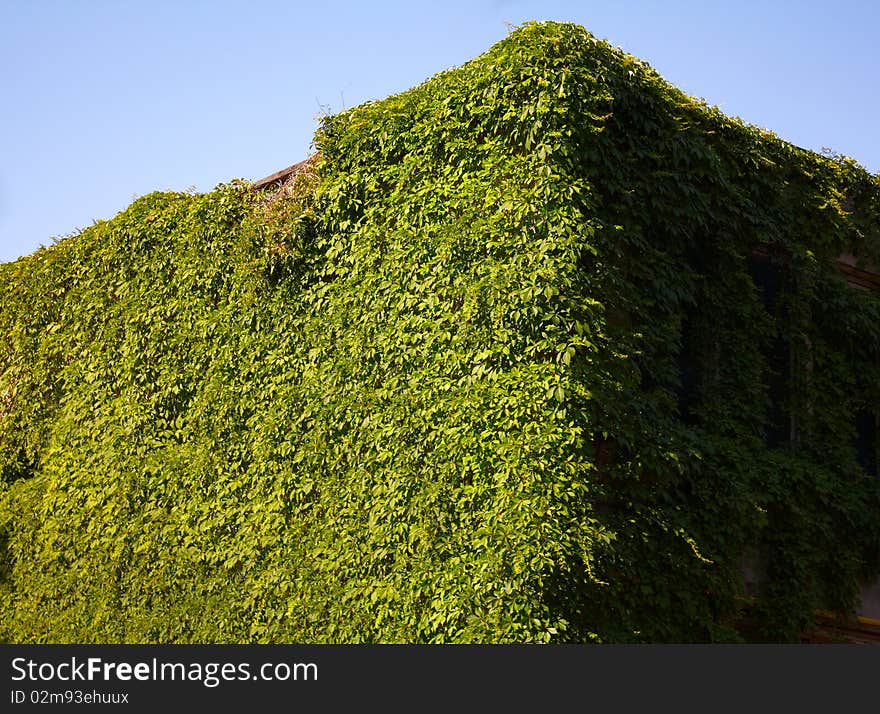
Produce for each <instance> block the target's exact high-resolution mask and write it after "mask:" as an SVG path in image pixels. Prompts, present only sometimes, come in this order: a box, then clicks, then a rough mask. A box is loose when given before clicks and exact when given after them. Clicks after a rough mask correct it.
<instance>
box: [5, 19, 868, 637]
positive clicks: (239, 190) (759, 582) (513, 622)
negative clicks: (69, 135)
mask: <svg viewBox="0 0 880 714" xmlns="http://www.w3.org/2000/svg"><path fill="white" fill-rule="evenodd" d="M316 149H317V151H316V154H315V155H314V156H313V157H312V158H311V159H310V160H309V161H307V162H304V163H302V164H299V165H296V166H295V167H291V169H290V170H285V171H282V172H279V173H278V174H276V175H273V176H272V177H268V178H267V179H266V180H264V181H262V182H257V183H256V184H250V183H248V182H242V181H235V182H232V183H231V184H229V185H221V186H219V187H218V188H217V189H216V190H215V191H213V192H211V193H207V194H199V195H193V194H178V193H154V194H151V195H149V196H145V197H143V198H141V199H138V200H137V201H135V202H134V203H133V204H132V205H131V206H130V207H129V208H128V209H126V210H125V211H124V212H122V213H120V214H119V215H118V216H116V217H115V218H113V219H112V220H109V221H103V222H100V223H98V224H96V225H95V226H92V227H90V228H88V229H86V230H84V231H83V232H82V233H80V234H79V235H76V236H72V237H69V238H66V239H64V240H62V241H60V242H58V243H57V244H56V245H54V246H51V247H49V248H46V249H43V250H40V251H38V252H37V253H35V254H33V255H31V256H28V257H26V258H23V259H21V260H18V261H16V262H14V263H9V264H4V265H2V266H0V335H2V342H0V476H2V482H0V595H2V597H0V638H2V639H5V640H8V641H14V642H42V641H53V642H67V641H75V642H77V641H78V642H92V641H129V642H132V641H134V642H185V641H196V642H221V641H228V642H245V641H260V642H285V641H297V642H370V641H372V642H376V641H378V642H634V641H664V642H700V641H709V642H716V641H736V640H740V639H743V638H746V639H761V640H773V641H791V640H793V641H797V640H799V639H801V638H803V637H804V636H810V635H805V633H810V632H814V633H815V632H816V627H817V625H819V624H821V623H826V624H824V625H823V627H825V630H824V631H825V632H826V633H827V632H829V630H828V626H827V622H829V620H828V618H832V620H830V621H834V622H835V624H836V625H838V627H839V628H843V627H844V626H847V627H851V628H855V629H857V630H861V634H859V635H854V636H859V637H865V638H867V637H870V636H871V632H870V631H871V628H872V626H873V625H872V621H873V620H876V619H880V613H877V612H876V611H875V610H873V609H872V608H876V607H877V603H876V597H877V595H876V590H874V591H872V590H871V589H870V583H872V582H874V581H875V580H876V578H877V576H878V566H880V479H878V473H877V472H878V436H877V434H878V404H880V359H878V355H880V292H878V290H877V288H878V286H880V278H878V275H877V270H876V269H875V268H874V267H872V266H877V265H880V178H878V176H876V175H871V174H870V173H868V172H867V171H866V170H865V169H864V168H862V167H861V166H859V165H858V164H857V163H856V162H855V161H853V160H852V159H848V158H845V157H840V156H833V155H828V156H822V155H817V154H814V153H812V152H809V151H805V150H803V149H800V148H797V147H795V146H792V145H791V144H789V143H786V142H785V141H782V140H780V139H779V138H778V137H776V136H774V135H773V134H771V133H769V132H767V131H764V130H761V129H758V128H756V127H752V126H749V125H746V124H744V123H742V122H741V121H739V120H736V119H731V118H729V117H726V116H724V115H723V114H721V113H720V112H719V111H718V110H717V109H715V108H712V107H708V106H706V105H704V104H702V103H700V102H698V101H696V100H694V99H693V98H691V97H688V96H686V95H684V94H683V93H682V92H680V91H679V90H677V89H675V88H674V87H672V86H670V85H669V84H667V83H666V82H665V81H664V80H663V79H662V78H660V77H659V76H658V75H657V74H656V72H654V71H653V70H652V69H651V68H650V67H648V66H647V65H646V64H644V63H643V62H641V61H639V60H637V59H636V58H634V57H631V56H629V55H626V54H625V53H623V52H621V51H620V50H618V49H615V48H614V47H611V46H610V45H608V44H607V43H605V42H602V41H600V40H598V39H596V38H594V37H593V36H591V35H590V34H589V33H588V32H586V31H585V30H584V29H583V28H580V27H577V26H574V25H568V24H558V23H537V24H529V25H525V26H524V27H522V28H520V29H518V30H516V31H514V32H512V33H511V34H510V35H509V36H508V37H507V38H506V39H505V40H504V41H502V42H500V43H499V44H497V45H496V46H494V47H492V48H491V49H490V50H489V51H488V52H487V53H485V54H484V55H481V56H480V57H477V58H476V59H474V60H472V61H471V62H468V63H466V64H465V65H463V66H461V67H458V68H454V69H451V70H448V71H445V72H442V73H440V74H438V75H436V76H435V77H432V78H431V79H429V80H427V81H426V82H424V83H423V84H421V85H419V86H418V87H415V88H413V89H412V90H410V91H408V92H404V93H403V94H400V95H396V96H392V97H389V98H387V99H385V100H382V101H377V102H371V103H368V104H365V105H362V106H360V107H355V108H353V109H350V110H347V111H344V112H342V113H340V114H337V115H335V116H331V117H327V118H326V119H325V120H324V121H323V122H322V124H321V126H320V128H319V130H318V132H317V134H316ZM744 573H745V575H746V577H745V578H744ZM859 617H861V620H859V619H858V618H859ZM834 618H837V619H836V620H834ZM842 631H843V630H842V629H838V630H837V631H836V632H837V633H838V634H839V633H840V632H842Z"/></svg>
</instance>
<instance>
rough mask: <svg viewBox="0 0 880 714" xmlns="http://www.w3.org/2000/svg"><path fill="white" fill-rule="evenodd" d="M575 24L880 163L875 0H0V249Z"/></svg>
mask: <svg viewBox="0 0 880 714" xmlns="http://www.w3.org/2000/svg"><path fill="white" fill-rule="evenodd" d="M526 20H566V21H572V22H576V23H578V24H580V25H583V26H584V27H586V28H587V29H588V30H590V31H591V32H592V33H593V34H595V35H597V36H598V37H601V38H604V39H607V40H608V41H609V42H611V43H612V44H614V45H616V46H618V47H621V48H622V49H624V50H626V51H627V52H630V53H631V54H634V55H636V56H638V57H640V58H642V59H644V60H647V61H648V62H649V63H650V64H651V65H653V66H654V68H655V69H657V70H658V71H659V72H660V73H661V74H662V75H663V76H664V77H666V79H667V80H669V81H670V82H672V83H673V84H675V85H677V86H678V87H680V88H681V89H683V90H684V91H685V92H687V93H688V94H691V95H693V96H696V97H702V98H704V99H705V100H706V101H707V102H709V103H710V104H715V105H718V106H719V107H720V108H721V109H722V110H723V111H725V112H726V113H728V114H731V115H735V116H739V117H741V118H742V119H744V120H745V121H747V122H749V123H752V124H757V125H758V126H761V127H764V128H767V129H770V130H771V131H774V132H775V133H776V134H778V135H779V136H781V137H782V138H784V139H786V140H788V141H791V142H792V143H794V144H797V145H799V146H803V147H805V148H809V149H813V150H815V151H820V150H822V148H823V147H828V148H830V149H832V150H834V151H836V152H839V153H842V154H846V155H848V156H852V157H853V158H855V159H856V160H858V161H859V162H860V163H861V164H862V165H864V166H865V167H866V168H867V169H868V170H869V171H871V172H872V173H877V172H880V132H878V124H880V73H878V67H880V0H836V1H835V2H815V1H811V0H805V1H803V2H795V1H794V0H764V1H763V2H758V1H755V0H739V2H733V1H725V2H713V0H703V1H702V2H697V1H689V2H687V1H684V0H656V1H650V0H618V1H617V2H613V1H611V0H601V1H600V0H595V1H593V0H581V1H580V2H561V1H559V2H554V1H553V0H549V1H542V2H536V1H530V0H523V1H522V2H515V1H514V2H505V1H503V0H466V1H463V2H462V1H459V0H443V1H442V2H423V3H418V2H415V0H413V1H412V2H382V0H374V1H373V2H361V3H355V2H349V3H347V2H341V1H339V0H337V1H336V2H321V1H320V0H309V2H302V3H300V2H283V1H280V0H279V1H271V0H239V1H238V2H232V1H227V0H212V1H210V2H208V1H207V0H205V1H202V0H149V1H143V0H142V1H141V2H135V1H133V0H0V90H2V93H0V100H2V104H0V107H2V109H0V261H7V260H12V259H15V258H16V257H18V256H20V255H23V254H25V253H29V252H31V251H33V250H35V249H36V248H38V247H39V246H40V245H41V244H50V243H51V242H52V238H53V237H56V236H63V235H66V234H69V233H71V232H74V231H76V230H77V229H79V228H83V227H86V226H88V225H90V224H91V223H92V222H93V220H95V219H97V218H110V217H112V216H113V215H115V214H116V213H118V212H119V211H121V210H122V209H124V208H125V207H126V206H127V205H128V204H129V203H130V202H131V201H132V199H134V198H135V197H137V196H141V195H144V194H146V193H149V192H151V191H154V190H159V189H161V190H165V189H172V190H185V189H188V188H193V187H194V188H195V189H196V190H198V191H207V190H210V189H212V188H213V187H214V186H215V185H216V184H217V183H220V182H224V181H228V180H230V179H232V178H236V177H240V178H246V179H251V180H255V179H258V178H261V177H263V176H265V175H267V174H270V173H272V172H274V171H276V170H278V169H280V168H283V167H285V166H288V165H289V164H292V163H294V162H296V161H298V160H300V159H302V158H305V157H306V156H307V155H308V153H309V146H310V142H311V138H312V133H313V132H314V130H315V127H316V126H317V121H316V118H315V117H316V115H317V114H319V113H320V112H330V113H332V112H335V111H339V110H340V109H343V108H347V107H351V106H354V105H356V104H359V103H361V102H364V101H367V100H370V99H379V98H382V97H385V96H387V95H389V94H393V93H396V92H400V91H403V90H405V89H407V88H409V87H411V86H413V85H415V84H418V83H419V82H421V81H422V80H424V79H426V78H427V77H429V76H431V75H432V74H434V73H436V72H438V71H440V70H442V69H446V68H448V67H452V66H455V65H459V64H462V63H463V62H465V61H467V60H468V59H470V58H471V57H474V56H476V55H478V54H480V53H481V52H483V51H484V50H486V49H487V48H488V47H489V46H490V45H492V44H493V43H495V42H497V41H498V40H501V39H502V38H503V37H504V36H505V35H506V34H507V32H508V28H507V25H506V23H512V24H518V23H521V22H523V21H526Z"/></svg>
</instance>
